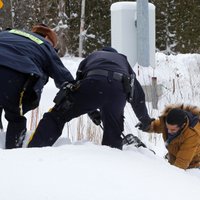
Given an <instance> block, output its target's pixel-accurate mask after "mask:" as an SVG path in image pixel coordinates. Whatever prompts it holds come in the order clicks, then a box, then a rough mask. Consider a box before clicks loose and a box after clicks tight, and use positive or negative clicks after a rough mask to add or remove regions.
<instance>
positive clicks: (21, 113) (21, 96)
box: [19, 90, 25, 116]
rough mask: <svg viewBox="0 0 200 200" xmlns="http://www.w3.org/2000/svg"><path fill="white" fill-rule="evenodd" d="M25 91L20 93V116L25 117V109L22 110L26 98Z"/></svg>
mask: <svg viewBox="0 0 200 200" xmlns="http://www.w3.org/2000/svg"><path fill="white" fill-rule="evenodd" d="M24 92H25V91H24V90H23V91H22V92H21V93H20V99H19V109H20V115H21V116H23V109H22V99H23V96H24Z"/></svg>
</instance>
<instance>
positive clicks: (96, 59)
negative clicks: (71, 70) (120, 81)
mask: <svg viewBox="0 0 200 200" xmlns="http://www.w3.org/2000/svg"><path fill="white" fill-rule="evenodd" d="M95 69H102V70H107V71H111V72H119V73H122V74H124V75H127V76H130V75H131V74H133V75H134V77H135V73H134V71H133V69H132V68H131V66H130V65H129V63H128V61H127V57H126V56H125V55H123V54H120V53H113V52H109V51H97V52H94V53H92V54H90V55H89V56H88V57H87V58H86V59H84V60H83V61H82V62H81V63H80V65H79V68H78V73H77V77H78V79H79V78H80V79H81V78H83V77H85V76H86V75H87V73H88V72H89V71H91V70H95ZM79 73H80V74H81V75H79ZM79 76H80V77H79ZM133 90H134V93H133V101H132V102H130V103H131V106H132V108H133V110H134V112H135V114H136V116H137V118H138V119H139V120H140V121H141V122H144V121H146V120H150V117H149V115H148V112H147V108H146V105H145V94H144V91H143V89H142V87H141V85H140V83H139V82H138V80H137V79H136V78H135V80H134V87H133Z"/></svg>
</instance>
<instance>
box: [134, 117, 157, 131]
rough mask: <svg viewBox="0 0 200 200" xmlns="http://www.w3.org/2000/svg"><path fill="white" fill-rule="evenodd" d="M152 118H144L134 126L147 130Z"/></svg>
mask: <svg viewBox="0 0 200 200" xmlns="http://www.w3.org/2000/svg"><path fill="white" fill-rule="evenodd" d="M154 120H155V119H154V118H149V119H148V120H145V121H143V122H138V123H137V124H136V125H135V127H136V128H138V129H139V130H141V131H147V132H148V131H149V129H150V127H151V122H152V121H154Z"/></svg>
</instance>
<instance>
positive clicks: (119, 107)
mask: <svg viewBox="0 0 200 200" xmlns="http://www.w3.org/2000/svg"><path fill="white" fill-rule="evenodd" d="M71 97H72V99H73V106H72V107H71V108H69V109H67V110H66V111H63V110H56V109H55V108H53V110H52V111H51V112H48V113H46V114H44V116H43V119H42V120H41V121H40V123H39V125H38V127H37V129H36V131H35V133H34V135H33V138H32V140H31V141H30V142H29V144H28V147H41V146H51V145H53V144H54V142H55V141H56V140H57V139H58V137H59V136H60V135H61V134H62V130H63V127H64V124H65V123H66V122H68V121H70V120H71V119H73V118H75V117H78V116H80V115H82V114H85V113H88V112H89V111H91V110H94V109H97V108H99V109H100V111H101V113H102V121H103V126H104V134H103V140H102V144H103V145H108V146H111V147H115V148H119V149H122V144H121V142H122V138H121V133H122V131H123V114H124V107H125V104H126V94H125V93H124V91H123V85H122V83H121V82H120V81H117V80H113V79H112V77H111V78H110V79H108V78H107V77H104V76H94V77H87V78H86V79H84V80H82V81H81V84H80V87H79V89H78V90H77V91H75V92H73V93H72V94H71Z"/></svg>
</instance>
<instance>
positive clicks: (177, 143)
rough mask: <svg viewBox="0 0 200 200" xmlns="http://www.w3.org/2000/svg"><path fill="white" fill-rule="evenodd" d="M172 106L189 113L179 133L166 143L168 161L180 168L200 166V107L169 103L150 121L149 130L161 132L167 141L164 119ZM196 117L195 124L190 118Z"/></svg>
mask: <svg viewBox="0 0 200 200" xmlns="http://www.w3.org/2000/svg"><path fill="white" fill-rule="evenodd" d="M172 108H180V109H183V110H185V111H186V113H188V114H189V116H188V119H187V123H186V125H185V126H184V128H183V130H182V131H181V133H180V134H179V135H178V136H177V137H175V138H174V139H173V140H172V141H171V142H170V143H169V144H167V145H166V148H167V150H168V160H169V163H171V164H172V165H175V166H177V167H179V168H182V169H187V168H196V167H200V122H199V119H200V109H199V108H197V107H195V106H184V105H170V106H168V107H167V108H166V109H165V110H164V112H163V114H162V115H161V116H160V117H159V118H158V119H156V120H154V121H153V122H152V123H151V128H150V130H149V132H155V133H162V135H163V139H164V141H165V142H166V141H167V139H168V138H167V128H166V124H165V119H166V116H167V114H168V113H169V111H170V110H171V109H172ZM194 118H196V122H195V124H194V123H193V124H192V120H193V119H194Z"/></svg>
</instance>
